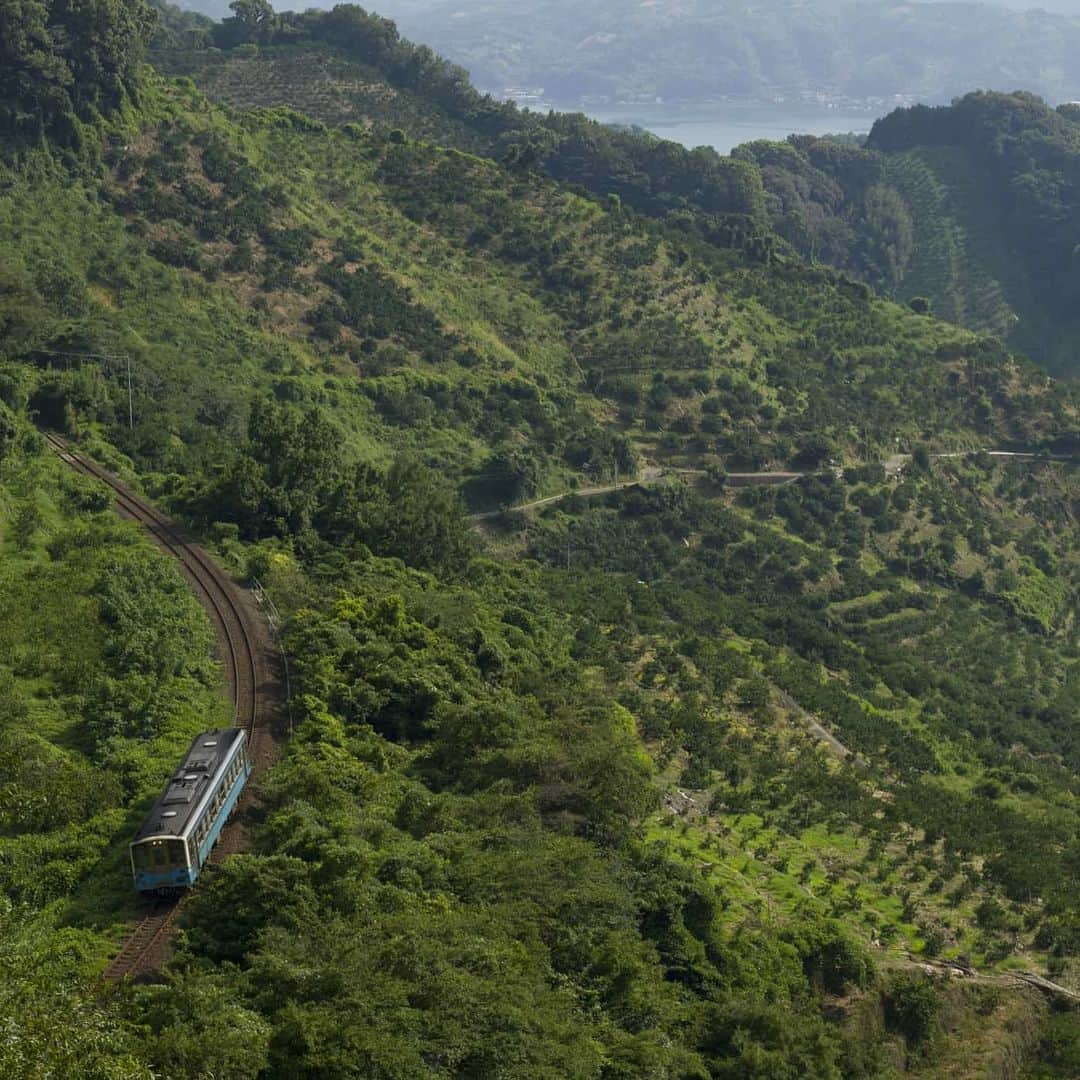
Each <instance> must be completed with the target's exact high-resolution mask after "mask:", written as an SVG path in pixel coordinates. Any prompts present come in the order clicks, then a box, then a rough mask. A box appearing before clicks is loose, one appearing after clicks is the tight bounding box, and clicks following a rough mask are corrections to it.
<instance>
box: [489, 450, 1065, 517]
mask: <svg viewBox="0 0 1080 1080" xmlns="http://www.w3.org/2000/svg"><path fill="white" fill-rule="evenodd" d="M976 454H986V455H987V456H988V457H992V458H1008V459H1011V460H1013V461H1075V460H1076V459H1075V458H1074V457H1072V456H1071V455H1069V454H1042V453H1035V452H1033V451H1029V450H954V451H949V452H946V453H941V454H931V455H930V460H931V461H944V460H947V459H949V458H962V457H974V455H976ZM910 461H911V454H892V455H890V456H889V457H887V458H886V459H885V460H884V461H882V462H881V465H882V466H883V467H884V469H885V475H886V476H898V475H899V474H900V473H902V472H903V471H904V469H905V468H906V467H907V465H908V464H909V463H910ZM821 472H822V470H820V469H817V470H808V471H804V472H796V471H791V470H786V469H770V470H764V471H761V472H730V473H728V474H727V477H726V483H727V484H728V485H729V486H731V487H752V486H755V485H761V486H766V485H769V486H780V485H782V484H793V483H795V481H796V480H801V479H802V478H803V477H804V476H816V475H818V474H819V473H821ZM708 475H709V474H708V472H707V470H705V469H684V468H672V469H661V468H658V467H657V466H655V465H650V466H647V467H646V468H645V470H644V471H643V473H642V475H641V476H639V477H636V478H635V479H633V480H626V481H624V482H622V483H620V484H602V485H599V486H596V487H583V488H575V489H574V490H572V491H564V492H561V493H560V494H558V495H547V496H545V497H544V498H543V499H534V500H533V501H532V502H527V503H520V504H518V505H517V506H508V507H505V508H504V509H502V510H488V511H485V512H484V513H482V514H473V515H472V518H471V520H472V521H490V520H491V519H493V518H497V517H498V516H499V515H500V514H512V513H518V512H521V513H528V512H529V511H530V510H539V509H540V508H541V507H543V506H550V505H552V504H553V503H558V502H562V500H563V499H569V498H570V496H571V495H580V496H581V497H582V498H588V497H589V496H592V495H607V494H608V493H610V492H612V491H623V490H625V489H626V488H634V487H650V486H652V485H653V484H657V483H659V482H661V481H662V480H664V479H665V478H667V477H670V476H694V477H704V476H708Z"/></svg>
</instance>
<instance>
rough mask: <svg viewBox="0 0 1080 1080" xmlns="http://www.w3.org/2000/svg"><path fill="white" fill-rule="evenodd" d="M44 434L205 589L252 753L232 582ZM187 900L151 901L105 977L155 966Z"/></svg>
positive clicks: (251, 715) (248, 651)
mask: <svg viewBox="0 0 1080 1080" xmlns="http://www.w3.org/2000/svg"><path fill="white" fill-rule="evenodd" d="M44 435H45V439H46V441H47V442H48V443H49V445H50V446H51V447H52V449H53V450H55V451H56V453H57V454H58V455H59V456H60V457H61V458H62V459H63V460H64V461H66V462H67V463H68V464H69V465H71V466H72V467H73V468H75V469H77V470H78V471H79V472H81V473H83V474H84V475H86V476H89V477H91V478H93V479H95V480H98V481H100V482H102V483H104V484H105V485H107V486H108V487H109V489H110V490H111V491H112V494H113V498H114V500H115V503H116V505H117V508H118V510H119V511H120V512H121V513H122V514H124V515H125V516H127V517H129V518H131V519H133V520H135V521H137V522H138V523H139V524H141V525H143V526H144V527H145V528H147V530H148V531H149V532H150V533H151V534H152V535H153V536H154V537H155V538H156V539H157V540H158V541H159V543H160V544H161V545H162V546H163V547H164V548H166V549H167V550H168V552H169V553H170V554H171V555H172V556H173V557H174V558H175V559H176V560H177V561H178V562H179V564H180V565H181V567H182V568H183V569H184V570H186V571H187V575H188V578H189V580H190V581H191V582H192V583H193V584H194V585H195V586H196V587H197V589H198V590H199V592H200V593H202V595H203V597H204V598H205V601H204V603H203V607H204V609H206V610H207V611H208V612H209V613H210V614H211V615H212V616H213V618H214V620H215V622H216V623H217V624H218V626H219V627H220V630H221V634H220V635H219V639H220V641H221V643H222V645H223V652H224V654H225V657H224V658H225V661H226V664H227V666H228V669H229V678H230V682H231V683H232V691H233V693H232V697H233V709H234V714H235V719H236V723H237V724H238V725H240V726H243V727H244V728H245V729H246V730H247V732H248V737H249V754H250V753H251V752H252V749H253V747H254V741H255V736H256V733H257V731H258V717H259V711H258V687H259V682H258V665H257V662H256V650H255V644H254V641H253V635H252V634H251V632H250V630H249V629H248V626H247V623H246V620H245V618H244V614H243V612H242V611H241V610H240V606H239V604H238V603H237V601H236V599H235V598H234V596H233V590H232V586H231V584H230V583H229V581H228V580H227V579H226V577H225V575H224V574H223V573H222V571H221V570H220V568H219V567H217V566H216V565H215V564H214V563H213V562H212V560H211V559H210V558H209V557H208V556H207V555H206V554H205V553H204V552H203V551H202V550H201V549H199V548H198V547H197V546H196V545H194V544H192V543H190V542H189V541H188V540H186V539H185V538H184V537H183V536H181V535H180V533H179V532H178V530H177V527H176V525H175V524H174V523H173V522H172V521H170V520H169V519H168V518H167V517H165V515H164V514H161V513H160V512H159V511H157V510H156V509H155V508H154V507H152V506H150V505H149V504H148V503H146V502H144V501H143V500H142V499H140V498H139V497H138V496H136V495H134V494H133V493H132V492H130V491H128V490H127V489H126V488H125V487H124V485H123V484H121V483H120V482H119V481H118V480H117V479H116V478H115V477H113V476H112V475H111V474H110V473H109V472H108V471H107V470H105V469H103V468H102V467H101V466H100V465H98V464H97V463H96V462H93V461H91V460H90V459H88V458H85V457H83V456H82V455H81V454H79V453H77V452H76V451H74V450H72V449H71V448H70V447H69V446H68V445H67V443H66V442H64V440H63V439H61V438H59V437H58V436H56V435H53V434H51V433H49V432H45V433H44ZM183 903H184V897H179V898H174V899H169V900H154V901H152V902H151V903H150V905H149V910H148V911H146V912H145V914H144V915H143V916H142V918H141V919H140V920H139V922H138V924H137V925H136V926H135V929H134V930H133V931H132V932H131V934H130V935H129V936H128V938H127V940H126V941H125V942H124V944H123V946H122V947H121V949H120V951H119V952H118V953H117V955H116V956H115V957H114V958H113V960H112V962H111V963H110V964H109V966H108V967H107V968H106V970H105V979H106V981H108V982H121V981H123V980H124V979H126V978H130V977H131V976H133V975H137V974H139V973H140V972H142V971H144V970H146V969H147V968H149V967H150V966H151V962H152V961H153V959H154V952H155V950H156V949H157V948H158V947H159V945H160V944H161V943H162V942H163V941H164V940H165V938H166V936H167V934H168V932H169V930H170V928H171V926H172V924H173V921H174V920H175V919H176V916H177V915H178V914H179V912H180V908H181V907H182V906H183Z"/></svg>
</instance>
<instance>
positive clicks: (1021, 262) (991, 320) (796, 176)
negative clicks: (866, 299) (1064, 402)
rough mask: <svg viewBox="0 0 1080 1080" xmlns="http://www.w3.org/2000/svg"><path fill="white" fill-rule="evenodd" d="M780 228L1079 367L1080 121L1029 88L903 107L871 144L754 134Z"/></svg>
mask: <svg viewBox="0 0 1080 1080" xmlns="http://www.w3.org/2000/svg"><path fill="white" fill-rule="evenodd" d="M736 156H737V157H742V158H744V159H745V160H748V161H754V162H755V163H756V164H757V165H758V166H759V168H760V169H761V172H762V178H763V181H764V183H765V186H766V189H767V191H768V195H769V213H770V217H771V218H772V220H773V222H774V224H775V226H776V228H777V229H778V231H779V232H780V233H781V234H782V235H783V236H784V237H785V238H786V239H787V240H788V241H789V242H790V243H791V244H792V245H793V246H795V247H796V248H797V249H798V250H799V251H800V252H802V254H804V255H805V256H807V257H808V258H810V259H814V260H820V261H822V262H825V263H830V264H832V265H834V266H839V267H843V268H845V269H848V270H851V271H853V272H855V273H856V274H858V275H859V276H860V277H861V278H863V279H864V280H866V281H869V282H870V283H871V284H872V285H873V286H874V287H875V288H877V289H879V290H881V291H882V292H884V293H886V294H888V295H891V296H894V297H896V298H898V299H904V300H912V301H913V302H914V298H917V297H920V296H921V297H927V298H929V299H930V300H931V306H932V310H933V311H934V312H935V313H936V314H938V315H940V316H941V317H944V318H948V319H950V320H952V321H954V322H958V323H962V324H964V325H967V326H971V327H973V328H975V329H978V330H984V331H990V332H993V333H996V334H999V335H1001V336H1003V337H1005V338H1006V339H1007V340H1008V341H1009V342H1010V344H1011V345H1012V346H1013V347H1014V348H1016V349H1017V350H1019V351H1021V352H1025V353H1027V354H1028V355H1029V356H1031V357H1033V358H1034V359H1036V360H1038V361H1039V362H1040V363H1042V364H1043V365H1044V366H1046V367H1047V368H1049V369H1050V370H1053V371H1056V372H1062V373H1065V374H1073V373H1075V369H1076V353H1077V343H1078V342H1080V324H1078V322H1077V311H1078V310H1080V293H1078V292H1077V284H1076V282H1077V257H1078V256H1077V251H1078V250H1080V231H1078V227H1077V214H1076V207H1077V200H1078V197H1080V196H1078V194H1077V193H1078V190H1080V187H1078V185H1080V125H1078V124H1077V122H1076V119H1075V117H1074V116H1073V113H1072V112H1071V111H1070V109H1069V107H1067V106H1063V107H1062V108H1060V109H1056V110H1055V109H1051V108H1049V107H1048V106H1046V105H1045V104H1044V103H1043V102H1042V101H1040V100H1039V99H1038V98H1035V97H1033V96H1032V95H1030V94H1019V93H1017V94H1010V95H1004V94H985V93H980V94H970V95H968V96H967V97H964V98H961V99H959V100H958V101H956V102H954V103H953V104H952V105H951V106H948V107H942V108H933V109H931V108H925V107H916V108H913V109H904V110H898V111H897V112H895V113H893V114H891V115H890V116H887V117H886V118H885V119H883V120H881V121H879V122H878V123H877V124H876V125H875V127H874V129H873V131H872V133H871V135H870V138H869V140H868V143H867V145H866V147H865V148H858V147H854V146H850V145H841V144H838V143H835V142H833V141H831V140H827V139H810V138H798V139H792V140H791V141H789V143H786V144H773V143H754V144H750V145H748V146H745V147H741V148H740V149H739V150H738V151H736Z"/></svg>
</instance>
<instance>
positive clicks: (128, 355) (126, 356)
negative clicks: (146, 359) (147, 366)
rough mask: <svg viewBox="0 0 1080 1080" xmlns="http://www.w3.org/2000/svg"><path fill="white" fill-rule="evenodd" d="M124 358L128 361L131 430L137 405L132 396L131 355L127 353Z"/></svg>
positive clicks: (129, 423) (129, 420) (129, 427)
mask: <svg viewBox="0 0 1080 1080" xmlns="http://www.w3.org/2000/svg"><path fill="white" fill-rule="evenodd" d="M124 359H125V360H126V361H127V384H128V430H129V431H130V430H131V429H132V428H134V427H135V407H134V405H133V403H132V397H131V356H130V354H126V355H125V356H124Z"/></svg>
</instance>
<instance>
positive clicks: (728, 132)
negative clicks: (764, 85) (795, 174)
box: [585, 104, 876, 154]
mask: <svg viewBox="0 0 1080 1080" xmlns="http://www.w3.org/2000/svg"><path fill="white" fill-rule="evenodd" d="M585 111H586V112H587V113H588V114H589V115H590V116H591V117H593V119H595V120H600V121H602V122H604V123H618V124H637V125H638V126H639V127H643V128H645V129H647V130H648V131H651V132H652V133H653V134H654V135H658V136H660V138H662V139H671V140H672V141H673V142H679V143H682V144H683V145H684V146H689V147H695V146H711V147H713V148H714V149H716V150H717V151H719V153H721V154H728V153H730V152H731V151H732V150H733V149H734V148H735V147H736V146H739V145H741V144H742V143H747V142H753V141H754V140H755V139H770V140H772V141H774V142H780V141H782V140H784V139H786V138H787V137H788V136H789V135H847V134H856V135H866V134H867V133H868V132H869V131H870V128H871V127H872V126H873V123H874V120H875V119H876V117H875V116H874V115H873V114H872V113H869V112H854V111H851V112H845V111H843V110H840V109H826V108H811V107H806V108H797V107H792V106H790V105H775V106H770V105H723V104H719V105H713V106H697V107H695V108H693V109H690V108H683V109H678V108H674V107H665V106H663V105H620V106H609V107H606V108H596V109H586V110H585Z"/></svg>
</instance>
